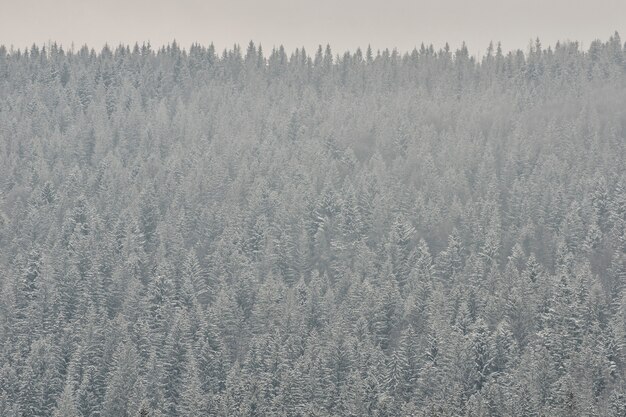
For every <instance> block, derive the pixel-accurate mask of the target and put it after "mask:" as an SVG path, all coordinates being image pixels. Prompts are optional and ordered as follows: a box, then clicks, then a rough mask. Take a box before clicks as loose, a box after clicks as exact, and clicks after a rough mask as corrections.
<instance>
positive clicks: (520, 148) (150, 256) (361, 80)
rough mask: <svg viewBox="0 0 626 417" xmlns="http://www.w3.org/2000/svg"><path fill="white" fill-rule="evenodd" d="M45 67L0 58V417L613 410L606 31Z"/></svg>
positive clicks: (616, 107)
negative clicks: (512, 44)
mask: <svg viewBox="0 0 626 417" xmlns="http://www.w3.org/2000/svg"><path fill="white" fill-rule="evenodd" d="M13 7H17V6H16V5H15V4H14V5H13ZM120 12H122V11H120ZM538 13H539V11H538ZM98 22H99V23H100V24H101V23H102V22H103V20H99V21H98ZM107 24H108V25H112V24H114V23H112V22H111V21H109V23H107ZM152 28H153V29H154V28H157V29H158V27H157V26H156V25H152ZM346 29H347V30H349V25H348V27H347V28H346ZM164 30H165V29H164ZM606 33H607V34H611V33H613V31H612V30H611V27H610V26H609V27H607V31H606ZM564 38H565V36H564ZM289 41H290V39H285V42H286V43H289ZM3 42H4V41H3V38H2V37H0V44H2V43H3ZM80 44H81V43H78V45H80ZM279 44H280V43H279ZM279 44H278V45H279ZM63 45H64V46H61V43H55V40H54V39H51V40H50V41H49V42H43V43H40V44H35V45H33V46H32V47H27V48H23V47H22V48H16V47H12V46H11V44H7V43H6V42H5V44H4V46H0V416H1V417H31V416H34V417H38V416H54V417H165V416H172V417H175V416H185V417H201V416H212V417H213V416H220V417H222V416H223V417H226V416H302V417H304V416H319V417H330V416H353V417H358V416H379V417H396V416H406V417H409V416H424V417H426V416H475V417H479V416H485V417H486V416H529V417H530V416H537V417H538V416H563V417H566V416H601V417H604V416H606V417H625V416H626V45H625V44H624V42H623V41H622V40H621V39H620V36H619V34H618V33H617V32H614V34H613V35H611V36H607V38H606V39H604V40H596V41H593V42H587V43H586V44H583V43H578V42H576V41H568V40H565V39H564V40H562V41H560V42H554V43H550V44H548V43H546V44H542V41H541V40H540V39H536V40H533V41H532V42H531V43H529V44H528V45H529V46H528V47H527V48H526V49H517V50H512V51H509V50H506V49H503V48H502V47H501V46H500V44H499V43H497V42H494V43H491V44H489V46H488V47H486V48H483V49H482V50H476V51H473V50H472V51H470V50H468V47H467V46H466V45H465V44H464V43H462V42H459V44H452V45H453V46H448V44H445V43H444V44H443V45H445V46H443V45H442V46H441V47H439V46H437V47H435V46H432V45H430V44H421V45H419V46H418V47H416V48H415V49H406V50H398V49H393V48H392V47H391V46H392V45H389V49H384V48H381V49H378V48H372V47H367V43H365V44H364V47H363V48H362V49H361V48H359V49H356V48H354V49H350V50H348V51H346V50H342V49H337V50H335V49H333V48H334V46H333V44H332V43H331V44H330V45H326V44H323V45H321V46H319V47H317V46H316V47H313V48H306V49H305V48H287V47H282V46H276V47H265V46H261V45H260V44H259V43H255V42H250V43H249V44H245V43H244V44H241V46H240V45H238V44H235V46H233V47H230V48H227V49H225V50H222V49H218V48H216V47H215V46H214V45H213V44H211V43H208V42H207V43H194V44H191V45H187V44H185V45H181V44H179V43H177V42H176V41H171V42H169V43H166V44H163V45H160V44H155V45H154V46H151V44H150V43H149V42H147V40H146V41H145V42H139V43H137V44H134V43H130V44H114V43H112V44H110V45H112V46H105V47H103V48H101V47H99V46H98V48H95V47H94V48H93V49H92V46H93V45H91V46H68V44H67V43H65V44H63ZM118 45H119V46H118ZM583 45H584V46H583ZM485 46H486V45H485Z"/></svg>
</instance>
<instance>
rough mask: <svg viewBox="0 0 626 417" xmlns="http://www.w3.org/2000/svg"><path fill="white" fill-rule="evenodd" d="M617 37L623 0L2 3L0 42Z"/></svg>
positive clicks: (408, 45)
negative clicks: (614, 35) (612, 35)
mask: <svg viewBox="0 0 626 417" xmlns="http://www.w3.org/2000/svg"><path fill="white" fill-rule="evenodd" d="M615 30H617V31H619V32H620V34H621V35H622V38H624V39H625V40H626V0H584V1H583V0H412V1H411V0H385V1H372V0H360V1H358V0H314V1H313V0H308V1H301V0H265V1H260V0H229V1H213V0H204V1H200V0H108V1H106V0H0V44H4V45H7V46H11V45H13V46H15V47H20V48H23V47H25V46H28V45H31V44H33V43H37V44H44V43H46V42H47V41H49V40H53V41H56V42H58V43H61V44H63V45H64V46H69V45H70V44H71V43H72V42H74V44H75V45H76V46H80V45H82V44H85V43H86V44H88V45H89V46H90V47H94V48H96V49H98V50H99V49H100V48H101V47H102V45H104V43H109V44H111V45H117V44H119V43H120V42H122V43H130V44H134V43H135V42H136V41H139V42H141V41H147V40H149V41H150V42H151V44H152V45H153V46H160V45H163V44H164V43H168V42H169V41H171V40H172V39H176V40H177V41H178V42H179V43H180V44H181V45H182V46H184V47H188V46H189V45H190V44H191V43H192V42H199V43H202V44H208V43H210V42H214V43H215V45H216V47H218V48H219V49H223V48H225V47H230V46H232V45H233V44H234V43H240V44H242V45H245V44H247V43H248V41H250V40H254V41H255V42H256V43H259V42H260V43H261V44H262V45H263V46H264V49H265V50H266V51H267V50H270V49H271V48H272V46H275V45H276V46H277V45H279V44H283V45H284V46H285V47H286V48H287V49H288V50H292V49H294V48H296V47H299V46H305V47H306V48H307V50H309V52H312V50H313V49H314V48H315V47H316V46H317V45H318V44H326V43H330V44H331V46H332V47H333V51H334V52H343V51H345V50H346V49H350V50H354V49H355V48H356V47H357V46H361V47H365V46H367V45H368V44H371V45H372V47H373V48H374V49H378V48H385V47H389V48H393V47H397V48H398V49H399V50H401V51H406V50H410V49H412V48H413V47H414V46H416V45H419V44H420V43H421V42H424V43H426V44H429V43H432V44H434V45H435V47H437V48H439V47H441V46H443V44H444V43H445V42H446V41H447V42H449V43H450V46H451V47H452V48H453V49H455V48H457V47H459V46H460V44H461V42H462V41H464V40H465V41H466V42H467V44H468V48H469V49H470V53H472V54H481V53H482V52H483V51H484V50H485V49H486V48H487V45H488V44H489V41H490V40H494V41H498V40H500V41H502V45H503V48H504V49H505V50H510V49H515V48H522V49H526V47H527V46H528V43H529V40H530V39H531V38H535V37H537V36H538V37H539V38H540V39H541V40H542V43H543V44H544V45H548V44H554V43H555V42H556V41H557V40H578V41H581V42H582V44H583V46H584V47H585V48H586V47H588V46H589V43H590V42H591V41H592V40H594V39H597V38H599V39H602V40H606V39H608V37H609V36H610V35H611V34H613V32H614V31H615Z"/></svg>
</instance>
